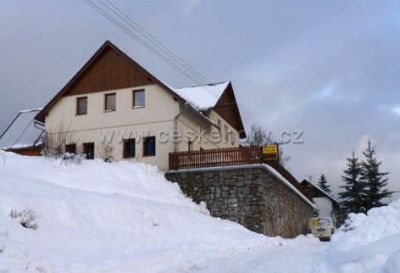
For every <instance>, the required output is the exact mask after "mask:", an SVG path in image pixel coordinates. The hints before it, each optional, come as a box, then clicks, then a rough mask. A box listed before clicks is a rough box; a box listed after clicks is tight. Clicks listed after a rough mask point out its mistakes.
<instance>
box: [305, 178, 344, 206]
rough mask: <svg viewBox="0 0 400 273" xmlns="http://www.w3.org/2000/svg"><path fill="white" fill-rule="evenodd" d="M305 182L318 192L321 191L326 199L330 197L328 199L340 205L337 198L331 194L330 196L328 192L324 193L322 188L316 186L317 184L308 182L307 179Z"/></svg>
mask: <svg viewBox="0 0 400 273" xmlns="http://www.w3.org/2000/svg"><path fill="white" fill-rule="evenodd" d="M303 181H306V182H307V183H309V184H310V185H311V186H313V187H314V188H316V189H317V190H319V191H320V192H321V193H322V194H324V195H325V196H326V197H328V198H329V199H331V200H332V201H334V202H336V203H338V204H339V201H338V200H337V199H336V198H335V197H333V196H332V195H331V194H329V193H327V192H326V191H324V190H323V189H321V187H320V186H318V185H316V184H314V183H311V182H310V181H308V180H306V179H304V180H303Z"/></svg>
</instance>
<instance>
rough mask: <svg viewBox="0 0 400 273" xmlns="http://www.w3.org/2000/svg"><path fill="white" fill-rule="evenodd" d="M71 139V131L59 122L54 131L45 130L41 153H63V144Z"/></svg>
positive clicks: (53, 155)
mask: <svg viewBox="0 0 400 273" xmlns="http://www.w3.org/2000/svg"><path fill="white" fill-rule="evenodd" d="M71 140H72V133H70V132H69V130H66V129H65V128H64V126H63V124H62V123H61V124H60V126H59V127H58V128H57V130H56V132H54V133H49V132H48V131H45V133H44V136H43V151H42V152H43V155H45V156H52V157H58V156H61V155H63V154H64V148H65V144H67V143H70V142H71Z"/></svg>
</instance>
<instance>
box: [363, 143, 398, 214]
mask: <svg viewBox="0 0 400 273" xmlns="http://www.w3.org/2000/svg"><path fill="white" fill-rule="evenodd" d="M375 153H376V152H375V147H373V146H372V144H371V141H368V146H367V148H366V150H365V151H364V152H363V154H364V156H365V160H363V162H362V164H361V166H362V171H361V181H362V182H363V183H365V185H366V191H365V192H366V200H365V207H366V209H367V210H369V209H371V208H375V207H380V206H383V205H384V204H383V203H382V199H383V198H385V197H388V196H389V195H390V194H391V192H389V191H388V190H387V189H386V186H387V181H388V178H387V177H386V176H387V175H388V174H389V173H388V172H381V171H380V170H379V169H380V165H381V164H382V162H381V161H378V160H377V158H376V154H375Z"/></svg>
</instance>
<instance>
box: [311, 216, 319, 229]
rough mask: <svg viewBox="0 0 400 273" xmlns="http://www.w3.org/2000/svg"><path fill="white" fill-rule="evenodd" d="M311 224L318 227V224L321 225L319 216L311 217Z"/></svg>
mask: <svg viewBox="0 0 400 273" xmlns="http://www.w3.org/2000/svg"><path fill="white" fill-rule="evenodd" d="M310 226H312V227H317V226H319V220H318V218H311V221H310Z"/></svg>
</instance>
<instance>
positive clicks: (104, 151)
mask: <svg viewBox="0 0 400 273" xmlns="http://www.w3.org/2000/svg"><path fill="white" fill-rule="evenodd" d="M96 149H97V152H98V154H99V157H100V158H101V159H103V160H104V161H105V162H112V161H113V160H114V157H113V155H112V154H113V150H114V147H113V146H112V145H111V144H110V143H106V142H102V143H101V145H100V147H97V148H96Z"/></svg>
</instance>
